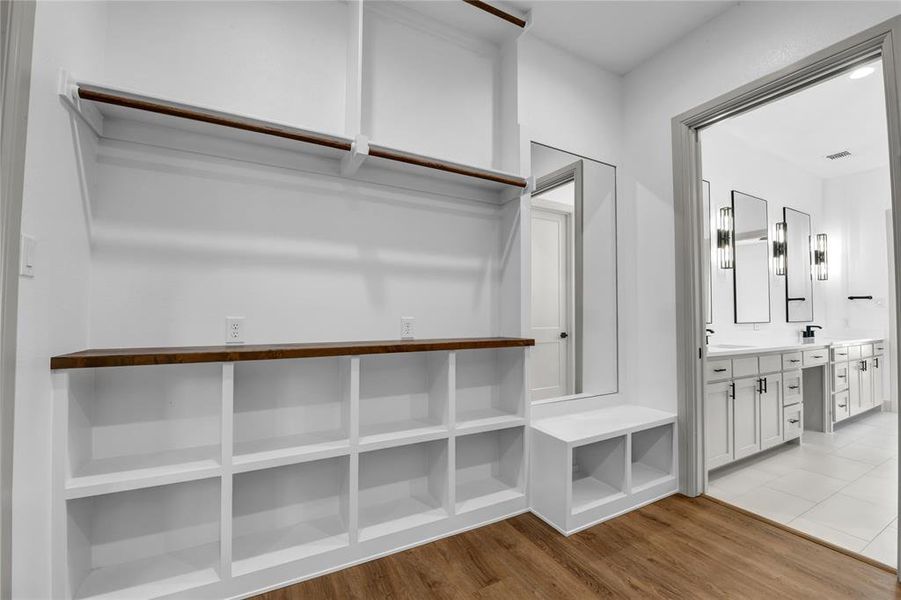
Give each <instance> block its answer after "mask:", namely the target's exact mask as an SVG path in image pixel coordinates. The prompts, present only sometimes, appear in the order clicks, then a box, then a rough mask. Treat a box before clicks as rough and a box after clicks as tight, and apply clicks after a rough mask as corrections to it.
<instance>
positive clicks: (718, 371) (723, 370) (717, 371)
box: [713, 367, 726, 373]
mask: <svg viewBox="0 0 901 600" xmlns="http://www.w3.org/2000/svg"><path fill="white" fill-rule="evenodd" d="M713 372H714V373H725V372H726V368H725V367H723V368H721V369H714V370H713Z"/></svg>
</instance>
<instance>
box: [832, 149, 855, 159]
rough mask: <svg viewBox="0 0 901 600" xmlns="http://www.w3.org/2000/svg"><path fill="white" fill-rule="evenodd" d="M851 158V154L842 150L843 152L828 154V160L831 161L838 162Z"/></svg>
mask: <svg viewBox="0 0 901 600" xmlns="http://www.w3.org/2000/svg"><path fill="white" fill-rule="evenodd" d="M849 156H851V153H850V152H848V151H847V150H842V151H841V152H836V153H835V154H827V155H826V158H828V159H829V160H838V159H840V158H848V157H849Z"/></svg>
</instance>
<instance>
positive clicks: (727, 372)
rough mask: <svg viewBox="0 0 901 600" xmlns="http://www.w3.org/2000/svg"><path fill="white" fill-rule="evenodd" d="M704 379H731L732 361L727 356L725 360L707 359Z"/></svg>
mask: <svg viewBox="0 0 901 600" xmlns="http://www.w3.org/2000/svg"><path fill="white" fill-rule="evenodd" d="M706 379H707V381H720V380H722V379H732V361H731V360H729V359H728V358H727V359H725V360H723V359H720V360H708V361H707V373H706Z"/></svg>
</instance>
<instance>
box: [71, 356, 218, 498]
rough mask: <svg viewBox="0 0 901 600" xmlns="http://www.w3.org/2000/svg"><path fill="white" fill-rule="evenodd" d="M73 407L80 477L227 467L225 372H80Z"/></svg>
mask: <svg viewBox="0 0 901 600" xmlns="http://www.w3.org/2000/svg"><path fill="white" fill-rule="evenodd" d="M68 408H69V411H68V412H69V423H68V431H69V473H70V477H72V478H85V480H96V481H101V480H104V479H108V478H110V476H113V475H114V474H122V473H125V472H128V473H130V474H132V475H135V476H141V475H152V474H154V473H161V472H169V471H172V470H173V469H174V468H178V469H193V468H198V469H199V468H204V467H216V466H218V465H219V458H220V439H221V437H220V430H221V415H222V367H221V366H220V365H216V364H203V365H155V366H142V367H119V368H114V369H91V370H83V371H77V372H74V373H73V374H72V377H71V379H70V385H69V407H68Z"/></svg>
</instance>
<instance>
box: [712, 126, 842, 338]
mask: <svg viewBox="0 0 901 600" xmlns="http://www.w3.org/2000/svg"><path fill="white" fill-rule="evenodd" d="M701 144H702V147H703V154H702V162H703V171H702V172H703V177H704V179H706V180H707V181H709V182H710V211H711V214H712V215H714V219H713V220H714V221H715V220H716V217H715V215H717V214H718V212H719V209H720V208H721V207H723V206H730V205H731V202H732V191H733V190H737V191H739V192H743V193H745V194H750V195H751V196H756V197H757V198H762V199H764V200H766V201H767V220H768V223H769V229H768V231H769V233H770V236H772V235H773V231H774V228H775V224H776V223H778V222H780V221H782V209H783V207H788V208H793V209H795V210H799V211H801V212H805V213H807V214H809V215H810V219H811V227H812V233H817V232H820V231H821V230H822V227H823V224H824V215H823V193H822V191H823V182H822V180H821V179H820V178H819V177H817V176H816V175H814V174H812V173H809V172H806V171H804V170H803V169H800V168H798V167H796V166H794V165H791V164H789V163H788V162H786V161H785V160H782V159H780V158H778V157H776V156H774V155H772V154H770V153H768V152H764V151H762V150H760V149H758V148H755V147H752V146H750V145H749V144H747V143H745V142H743V141H742V140H741V139H739V138H738V137H736V136H735V135H733V134H732V133H729V132H728V130H727V126H726V124H718V125H713V126H712V127H710V128H708V129H705V130H703V131H702V132H701ZM713 240H714V244H715V240H716V234H715V233H714V234H713ZM771 240H772V237H771ZM713 258H714V263H713V265H712V268H711V282H712V283H713V324H712V325H710V328H711V329H713V330H714V331H716V333H715V334H714V335H712V336H711V338H710V341H711V343H716V342H723V343H736V342H738V343H751V344H753V343H761V344H764V343H768V342H777V343H779V342H783V341H786V342H789V343H791V342H795V341H797V339H798V335H799V331H801V329H803V328H804V324H802V323H787V322H786V320H785V277H780V276H777V275H776V274H775V272H774V270H773V268H772V265H770V271H769V273H770V274H769V286H770V322H769V323H758V324H756V325H752V324H736V323H735V311H734V304H733V302H734V300H733V297H734V293H733V291H734V290H733V285H732V284H733V277H734V272H733V270H731V269H721V268H719V265H718V264H717V263H716V256H715V255H714V257H713ZM770 262H772V261H770ZM813 298H814V307H813V317H814V320H813V321H812V323H814V324H819V325H825V320H826V297H825V290H824V289H822V287H821V286H820V284H819V282H814V287H813ZM824 333H825V332H824Z"/></svg>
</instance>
